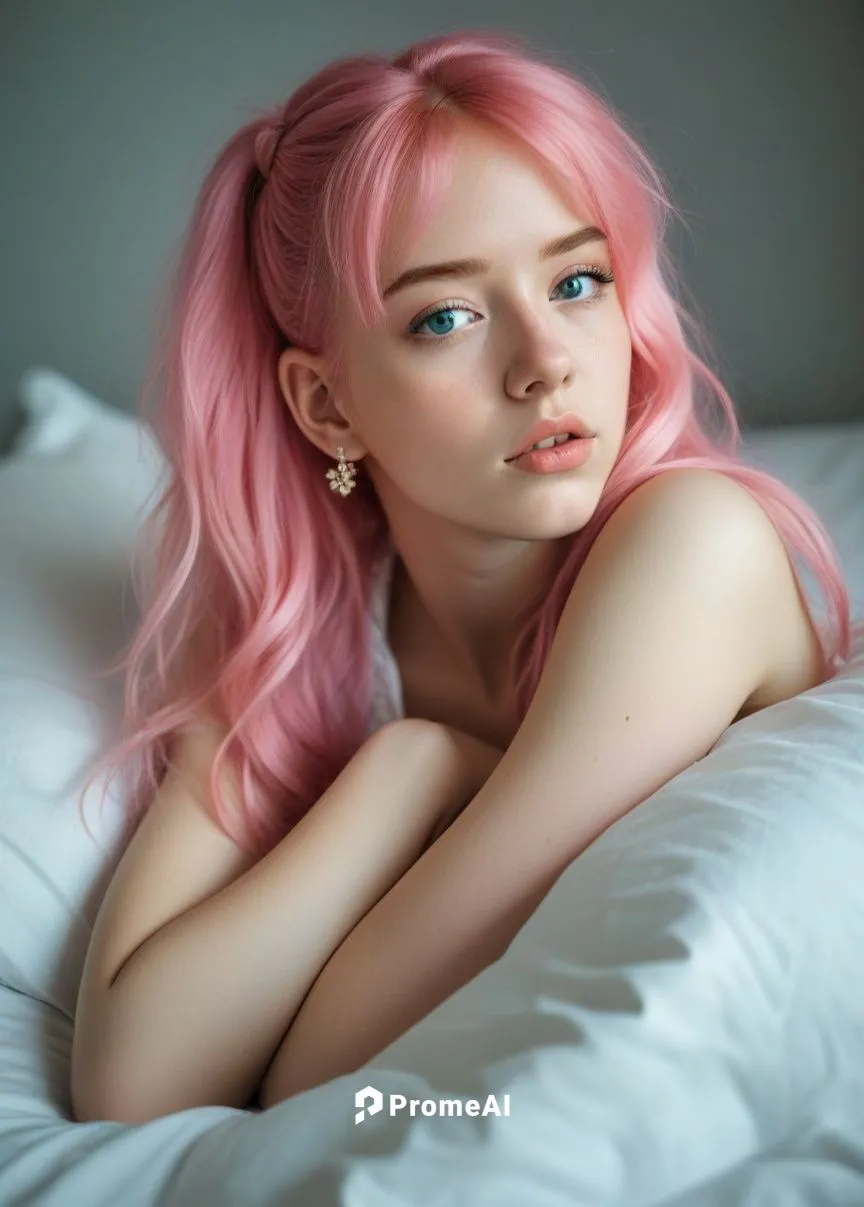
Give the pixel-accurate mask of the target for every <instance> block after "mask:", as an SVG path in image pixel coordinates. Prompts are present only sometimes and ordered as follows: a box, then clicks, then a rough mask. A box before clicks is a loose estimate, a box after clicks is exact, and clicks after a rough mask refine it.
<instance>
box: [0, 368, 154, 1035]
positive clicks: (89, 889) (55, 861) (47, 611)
mask: <svg viewBox="0 0 864 1207" xmlns="http://www.w3.org/2000/svg"><path fill="white" fill-rule="evenodd" d="M19 394H20V401H21V404H22V406H23V408H24V411H25V415H26V418H27V423H26V426H25V428H24V430H23V432H22V434H21V436H20V437H19V439H18V441H17V442H16V444H15V446H14V448H13V450H12V453H11V455H10V456H9V457H7V458H5V459H4V460H2V461H0V515H2V516H3V521H4V522H3V524H2V526H0V981H4V982H6V983H7V984H10V985H12V986H13V987H14V988H17V989H20V990H22V991H24V992H27V993H30V994H32V995H33V996H36V997H39V998H41V999H43V1000H44V1001H47V1002H49V1003H51V1004H53V1005H56V1006H57V1007H58V1008H60V1009H61V1010H63V1011H64V1012H65V1013H66V1014H68V1015H69V1017H70V1018H72V1017H73V1016H74V1007H75V1000H76V997H77V987H78V981H79V979H80V974H81V966H82V964H83V959H84V953H85V952H86V947H87V942H88V940H89V933H90V929H91V927H92V923H93V920H94V918H95V913H96V910H97V908H98V903H99V900H100V899H101V894H102V893H103V892H104V888H105V885H106V884H107V879H108V877H109V876H110V873H111V871H112V869H113V866H114V864H115V863H116V858H115V856H117V855H118V854H119V848H118V847H117V838H118V836H119V834H120V822H121V816H122V815H121V813H120V810H119V802H118V800H117V795H118V792H119V790H120V785H119V783H118V784H115V785H112V789H111V794H110V795H109V797H108V799H107V800H106V805H105V810H104V813H103V814H101V815H100V813H99V811H98V808H97V806H98V795H99V793H98V789H99V784H98V783H97V785H96V786H95V787H94V789H93V790H92V791H91V793H90V794H88V796H87V799H86V806H87V807H86V816H87V821H88V824H89V826H90V828H91V830H92V831H93V832H94V834H95V835H96V836H97V837H100V841H101V842H102V844H103V847H102V849H100V847H98V846H96V845H94V843H93V841H92V840H91V838H90V837H89V836H88V835H87V833H86V831H85V830H84V828H83V826H82V825H81V823H80V821H79V815H78V811H77V810H76V808H75V804H74V802H75V798H76V795H77V791H78V789H79V787H80V784H81V782H83V773H84V771H86V770H87V766H86V764H87V761H88V760H89V759H90V758H91V757H92V756H93V754H94V752H95V751H96V750H97V749H102V748H103V747H104V743H105V741H106V738H107V737H108V736H109V734H110V732H111V730H110V728H109V727H110V726H111V725H112V724H113V723H114V722H115V721H116V719H117V718H118V717H119V710H120V708H121V707H122V701H121V694H122V684H120V683H118V682H117V681H116V680H114V681H112V682H111V683H110V684H104V683H100V682H96V681H92V680H88V676H90V675H91V674H92V672H94V671H95V669H96V668H101V667H103V666H104V665H105V664H106V663H107V662H109V661H111V660H112V659H113V658H115V657H116V656H117V655H118V653H119V651H120V649H121V647H122V645H123V643H124V641H125V639H126V637H127V635H128V634H129V633H130V632H131V631H132V628H133V627H134V625H135V623H136V621H137V610H136V607H135V601H134V597H133V593H132V588H131V579H130V574H129V570H130V553H131V549H132V545H133V542H134V539H135V535H136V533H137V531H138V529H139V526H140V523H141V520H142V519H143V517H144V515H145V514H146V513H147V511H148V510H149V508H150V506H151V505H152V503H153V502H155V498H156V493H157V490H158V487H159V486H160V483H161V481H162V475H163V472H164V470H165V465H164V460H163V458H162V456H161V454H160V452H159V449H158V446H157V445H156V443H155V441H154V440H153V439H152V437H151V435H150V434H149V432H148V431H147V429H146V428H145V427H143V426H142V425H141V424H139V423H138V422H137V421H136V420H135V419H134V418H132V417H130V416H128V415H124V414H123V413H122V412H119V411H116V410H112V409H111V408H109V407H107V406H105V405H104V404H103V403H101V402H99V401H98V400H97V399H95V398H93V397H92V396H91V395H89V394H87V393H86V392H85V391H84V390H81V389H80V388H79V387H78V386H76V385H74V383H72V382H71V381H68V380H67V379H66V378H64V377H62V376H61V375H60V374H58V373H55V372H52V371H51V370H48V369H40V368H34V369H30V370H28V372H27V373H25V374H24V376H23V378H22V379H21V383H20V387H19ZM100 817H101V823H102V824H101V825H100V824H99V823H100Z"/></svg>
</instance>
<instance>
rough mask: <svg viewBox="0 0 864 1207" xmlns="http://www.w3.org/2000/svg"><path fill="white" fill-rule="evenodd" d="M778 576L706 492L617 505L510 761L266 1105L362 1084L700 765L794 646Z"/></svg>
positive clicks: (376, 921) (281, 1068)
mask: <svg viewBox="0 0 864 1207" xmlns="http://www.w3.org/2000/svg"><path fill="white" fill-rule="evenodd" d="M788 573H789V567H788V562H787V558H786V553H785V550H784V548H783V546H782V544H781V543H780V540H779V538H778V537H777V535H776V533H775V532H774V529H773V528H772V526H771V525H770V523H769V521H768V519H767V517H766V516H765V514H764V512H762V511H761V509H759V508H758V506H757V505H756V504H755V503H754V502H753V501H752V500H751V499H750V496H749V495H746V494H744V493H743V491H742V490H741V488H739V487H737V486H736V485H735V484H734V483H731V482H730V481H729V480H727V479H723V478H719V476H718V475H716V474H712V475H707V474H706V473H703V472H702V471H698V472H696V473H695V476H694V471H686V472H685V471H680V470H679V471H676V473H674V474H668V475H665V476H664V478H663V479H662V480H659V479H655V480H653V481H652V482H649V483H648V484H647V485H645V486H643V487H641V488H639V489H638V490H637V491H636V492H634V493H633V495H631V496H630V497H629V498H628V499H627V500H626V501H625V503H624V504H622V506H621V508H620V509H619V511H618V512H616V513H615V515H614V516H613V517H612V519H611V520H610V521H609V522H608V524H607V525H606V527H605V528H604V530H603V532H602V533H601V534H600V536H599V537H598V538H597V541H596V543H595V545H594V546H593V547H592V550H591V552H590V553H589V555H588V558H587V559H586V562H585V565H584V567H583V570H582V571H581V572H580V575H579V577H578V578H577V580H576V583H575V585H574V587H573V589H572V591H571V594H570V598H569V600H568V602H567V605H566V607H565V609H564V613H563V615H562V618H561V621H560V623H559V626H558V630H557V632H556V636H555V641H554V643H553V645H552V647H551V649H550V652H549V656H548V659H547V662H546V666H545V668H544V671H543V675H542V677H541V680H540V683H539V686H538V689H537V692H536V693H535V696H534V698H533V700H532V702H531V706H530V708H529V710H528V712H527V715H526V718H525V720H524V722H523V724H522V726H521V727H520V729H519V731H518V732H517V734H516V736H515V738H514V739H513V742H512V743H511V745H510V747H509V749H508V750H507V752H506V753H505V754H504V755H503V757H502V758H501V760H500V763H499V765H498V766H497V767H496V769H495V770H494V772H493V773H492V774H491V776H490V777H489V779H488V780H487V781H486V782H485V784H484V785H483V786H482V787H481V788H480V790H479V792H478V794H477V796H476V797H475V798H474V799H473V800H472V801H470V802H469V804H468V805H467V807H465V808H464V810H462V811H460V815H459V816H458V817H457V818H456V819H455V820H454V822H453V824H452V825H451V826H450V827H449V828H448V829H447V830H446V832H445V833H443V834H442V835H441V837H440V838H439V839H438V841H437V842H435V843H434V844H433V845H432V846H431V847H430V848H429V849H428V850H427V851H426V852H425V853H424V854H423V856H422V858H421V859H419V860H417V862H416V863H415V864H414V865H413V866H412V867H411V868H409V870H408V871H407V872H406V874H405V875H404V876H403V877H402V878H401V879H400V880H399V882H398V883H397V884H395V885H394V886H393V888H391V889H390V891H389V892H388V893H387V894H386V895H385V896H384V897H383V898H382V900H381V901H379V902H378V903H377V904H376V905H375V906H374V907H373V909H371V910H370V912H369V914H368V915H366V917H364V918H363V919H362V920H361V921H360V923H359V924H358V925H357V926H356V927H355V928H354V930H353V931H352V932H351V934H350V935H348V937H347V938H346V939H345V940H344V941H343V943H342V944H341V946H340V947H339V949H338V951H336V952H335V953H334V955H333V956H332V958H331V959H330V960H329V961H328V963H327V965H326V967H325V968H324V969H323V971H322V973H321V975H320V976H319V977H318V979H317V981H316V983H315V985H314V986H313V987H312V990H311V991H310V993H309V994H308V996H307V998H306V1000H305V1001H304V1003H303V1006H302V1008H301V1010H300V1012H299V1014H298V1016H297V1018H296V1020H295V1021H294V1024H293V1025H292V1027H291V1030H290V1031H289V1033H288V1036H287V1037H286V1040H285V1042H284V1043H283V1045H282V1046H281V1048H280V1050H279V1056H278V1063H276V1062H274V1066H273V1067H272V1068H271V1070H270V1074H269V1077H268V1082H267V1083H266V1085H265V1090H266V1096H262V1102H263V1105H265V1106H270V1105H273V1104H274V1103H276V1102H278V1101H280V1100H281V1099H283V1098H287V1097H290V1096H291V1095H293V1094H297V1093H300V1092H301V1091H304V1090H307V1089H309V1088H311V1087H312V1086H316V1085H319V1084H321V1083H323V1082H325V1081H328V1080H330V1079H331V1078H333V1077H337V1076H342V1075H344V1074H346V1073H349V1072H352V1071H354V1070H356V1069H358V1068H360V1067H361V1066H362V1065H363V1064H365V1063H366V1062H367V1061H369V1060H371V1059H373V1058H374V1057H375V1056H376V1055H378V1054H379V1053H380V1052H382V1051H383V1050H384V1049H385V1048H386V1047H388V1046H389V1045H390V1044H391V1043H392V1042H393V1041H394V1040H396V1039H397V1038H398V1037H400V1036H401V1035H403V1034H404V1033H405V1032H406V1031H407V1030H408V1029H409V1028H410V1027H412V1026H414V1025H415V1024H416V1023H418V1022H419V1021H420V1020H421V1019H423V1018H425V1017H426V1016H427V1015H428V1014H429V1013H430V1012H431V1011H432V1010H433V1009H435V1007H437V1006H438V1005H439V1004H440V1003H441V1002H443V1001H444V1000H445V999H446V998H448V997H449V996H450V995H451V994H453V993H455V992H456V991H457V990H458V989H459V988H461V987H462V986H463V985H465V984H466V983H467V982H468V981H470V980H471V979H473V978H474V977H475V976H477V975H478V974H479V973H480V972H482V971H483V970H484V969H485V968H486V967H488V966H489V965H490V964H491V963H493V962H494V961H495V960H497V959H499V958H501V956H503V955H504V953H505V952H506V950H507V948H508V946H509V944H510V943H511V942H512V940H513V938H514V937H515V935H516V934H517V933H518V931H519V930H520V929H521V927H522V926H523V925H524V923H525V922H526V921H527V920H528V918H529V917H530V916H531V914H532V913H533V912H534V910H535V909H536V908H537V907H538V906H539V904H540V902H541V901H542V900H543V898H544V896H545V895H546V894H547V892H548V891H549V890H550V889H551V888H552V886H553V884H554V883H555V881H556V880H557V879H558V877H559V876H560V875H561V873H562V871H563V870H564V869H565V868H566V867H567V865H568V864H569V863H570V862H571V861H572V860H573V859H574V858H576V856H577V855H578V854H579V853H580V852H581V851H583V850H584V849H585V847H587V846H588V845H589V843H591V842H592V841H593V840H594V839H595V838H596V837H597V836H598V835H599V834H600V833H602V831H603V830H604V829H606V827H608V826H609V825H611V824H612V823H613V822H614V821H616V820H617V819H618V818H620V817H622V816H623V815H624V814H625V813H626V812H627V811H628V810H629V809H631V808H633V807H634V806H635V805H637V804H638V803H639V802H640V801H643V800H645V799H646V798H647V797H648V796H650V795H651V794H652V793H653V792H654V791H656V790H657V789H658V788H659V787H660V786H661V785H662V784H664V783H666V782H667V781H668V780H670V779H671V778H672V777H673V776H674V775H676V774H677V773H678V772H679V771H681V770H682V769H683V768H684V767H686V766H689V765H690V764H692V763H693V762H694V761H696V760H697V759H698V758H701V757H702V756H704V755H705V754H706V753H707V752H708V750H709V749H710V747H711V746H712V744H713V743H714V742H715V741H716V739H717V738H718V737H719V735H720V734H721V733H722V732H723V730H724V729H725V728H726V727H727V726H728V725H729V723H730V722H731V721H732V719H733V718H734V717H735V715H736V714H737V712H738V710H739V709H740V707H741V705H742V703H743V702H744V701H745V700H746V699H747V698H748V697H749V696H750V695H751V693H752V692H753V690H754V689H755V688H756V687H757V686H758V685H759V684H760V682H762V681H763V679H764V673H765V667H766V665H767V663H768V662H769V660H770V659H771V658H772V657H774V656H775V651H776V649H777V643H778V641H779V640H780V637H781V636H782V635H783V633H784V631H788V630H784V625H783V624H782V623H778V618H780V617H782V616H783V615H785V614H786V612H787V610H788V604H786V603H785V602H784V600H785V599H786V598H787V596H788V592H789V587H788V579H787V578H786V577H784V576H785V575H788ZM778 633H779V634H780V636H778ZM574 924H576V923H574ZM346 1002H347V1003H350V1008H346V1005H345V1004H346Z"/></svg>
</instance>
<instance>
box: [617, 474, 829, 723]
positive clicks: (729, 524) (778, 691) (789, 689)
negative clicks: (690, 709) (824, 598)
mask: <svg viewBox="0 0 864 1207" xmlns="http://www.w3.org/2000/svg"><path fill="white" fill-rule="evenodd" d="M609 524H615V525H616V526H617V527H618V528H619V529H620V533H621V536H622V537H623V535H624V533H625V532H631V531H632V529H633V527H634V525H635V526H637V527H639V528H640V529H644V531H645V532H651V533H653V535H654V539H655V540H657V541H662V540H663V539H664V535H663V534H664V533H665V534H666V539H667V540H668V542H669V543H670V544H674V543H675V542H676V541H677V540H679V539H680V540H683V541H685V542H686V541H690V540H692V539H694V538H695V539H698V534H700V533H701V534H703V535H704V537H705V540H706V546H707V547H708V548H710V549H713V550H715V551H716V550H717V549H718V548H719V549H721V550H722V549H724V548H725V549H726V550H727V556H728V558H729V560H730V568H731V569H733V570H734V571H735V572H739V573H750V574H753V575H757V576H758V585H759V590H758V592H756V593H754V596H753V598H754V603H755V606H756V607H757V608H758V609H759V611H761V613H762V618H763V620H764V632H765V642H766V646H765V648H766V654H767V658H766V663H765V669H764V672H763V676H762V681H761V682H760V684H759V686H758V687H757V688H756V690H755V691H754V692H753V693H752V694H751V696H750V698H749V699H748V700H747V702H746V704H745V705H744V706H743V707H742V709H741V711H740V713H739V716H745V715H747V714H748V713H750V712H756V711H758V710H759V709H761V708H766V707H767V706H768V705H770V704H775V703H777V702H778V701H780V700H785V699H788V698H789V697H790V696H794V695H797V694H798V693H800V692H802V691H807V690H808V689H809V688H811V687H814V686H816V684H818V683H820V682H822V681H823V679H824V678H825V670H826V668H825V665H824V658H823V653H822V648H821V644H820V641H819V638H818V636H817V633H816V631H815V628H814V625H813V620H812V617H811V615H810V611H809V608H808V606H807V603H806V601H805V599H804V597H803V595H802V592H801V589H800V588H799V585H798V581H797V578H796V575H795V573H794V570H793V567H792V563H791V561H790V558H789V553H788V551H787V549H786V545H785V543H784V541H783V539H782V537H781V536H780V533H779V532H778V531H777V529H776V528H775V526H774V524H773V522H772V520H771V518H770V517H769V515H768V514H767V512H766V511H765V509H764V508H763V507H762V505H761V504H760V503H759V501H758V500H757V499H756V498H755V497H754V496H753V495H752V494H751V492H750V491H749V490H747V489H746V488H745V487H744V486H742V485H741V483H740V482H738V481H736V480H735V479H734V478H732V477H730V476H729V475H728V474H724V473H722V472H721V471H719V470H710V469H702V468H690V467H686V468H683V467H682V468H680V469H674V470H669V471H668V472H665V473H661V474H657V475H655V476H654V477H653V478H651V479H649V480H648V481H647V482H644V483H642V484H641V485H640V486H639V487H637V488H636V489H635V490H634V491H633V492H632V493H631V494H630V495H628V496H627V498H626V499H625V500H624V501H623V502H622V503H621V504H620V506H619V507H618V508H617V510H616V511H615V513H613V516H612V517H610V521H609Z"/></svg>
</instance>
